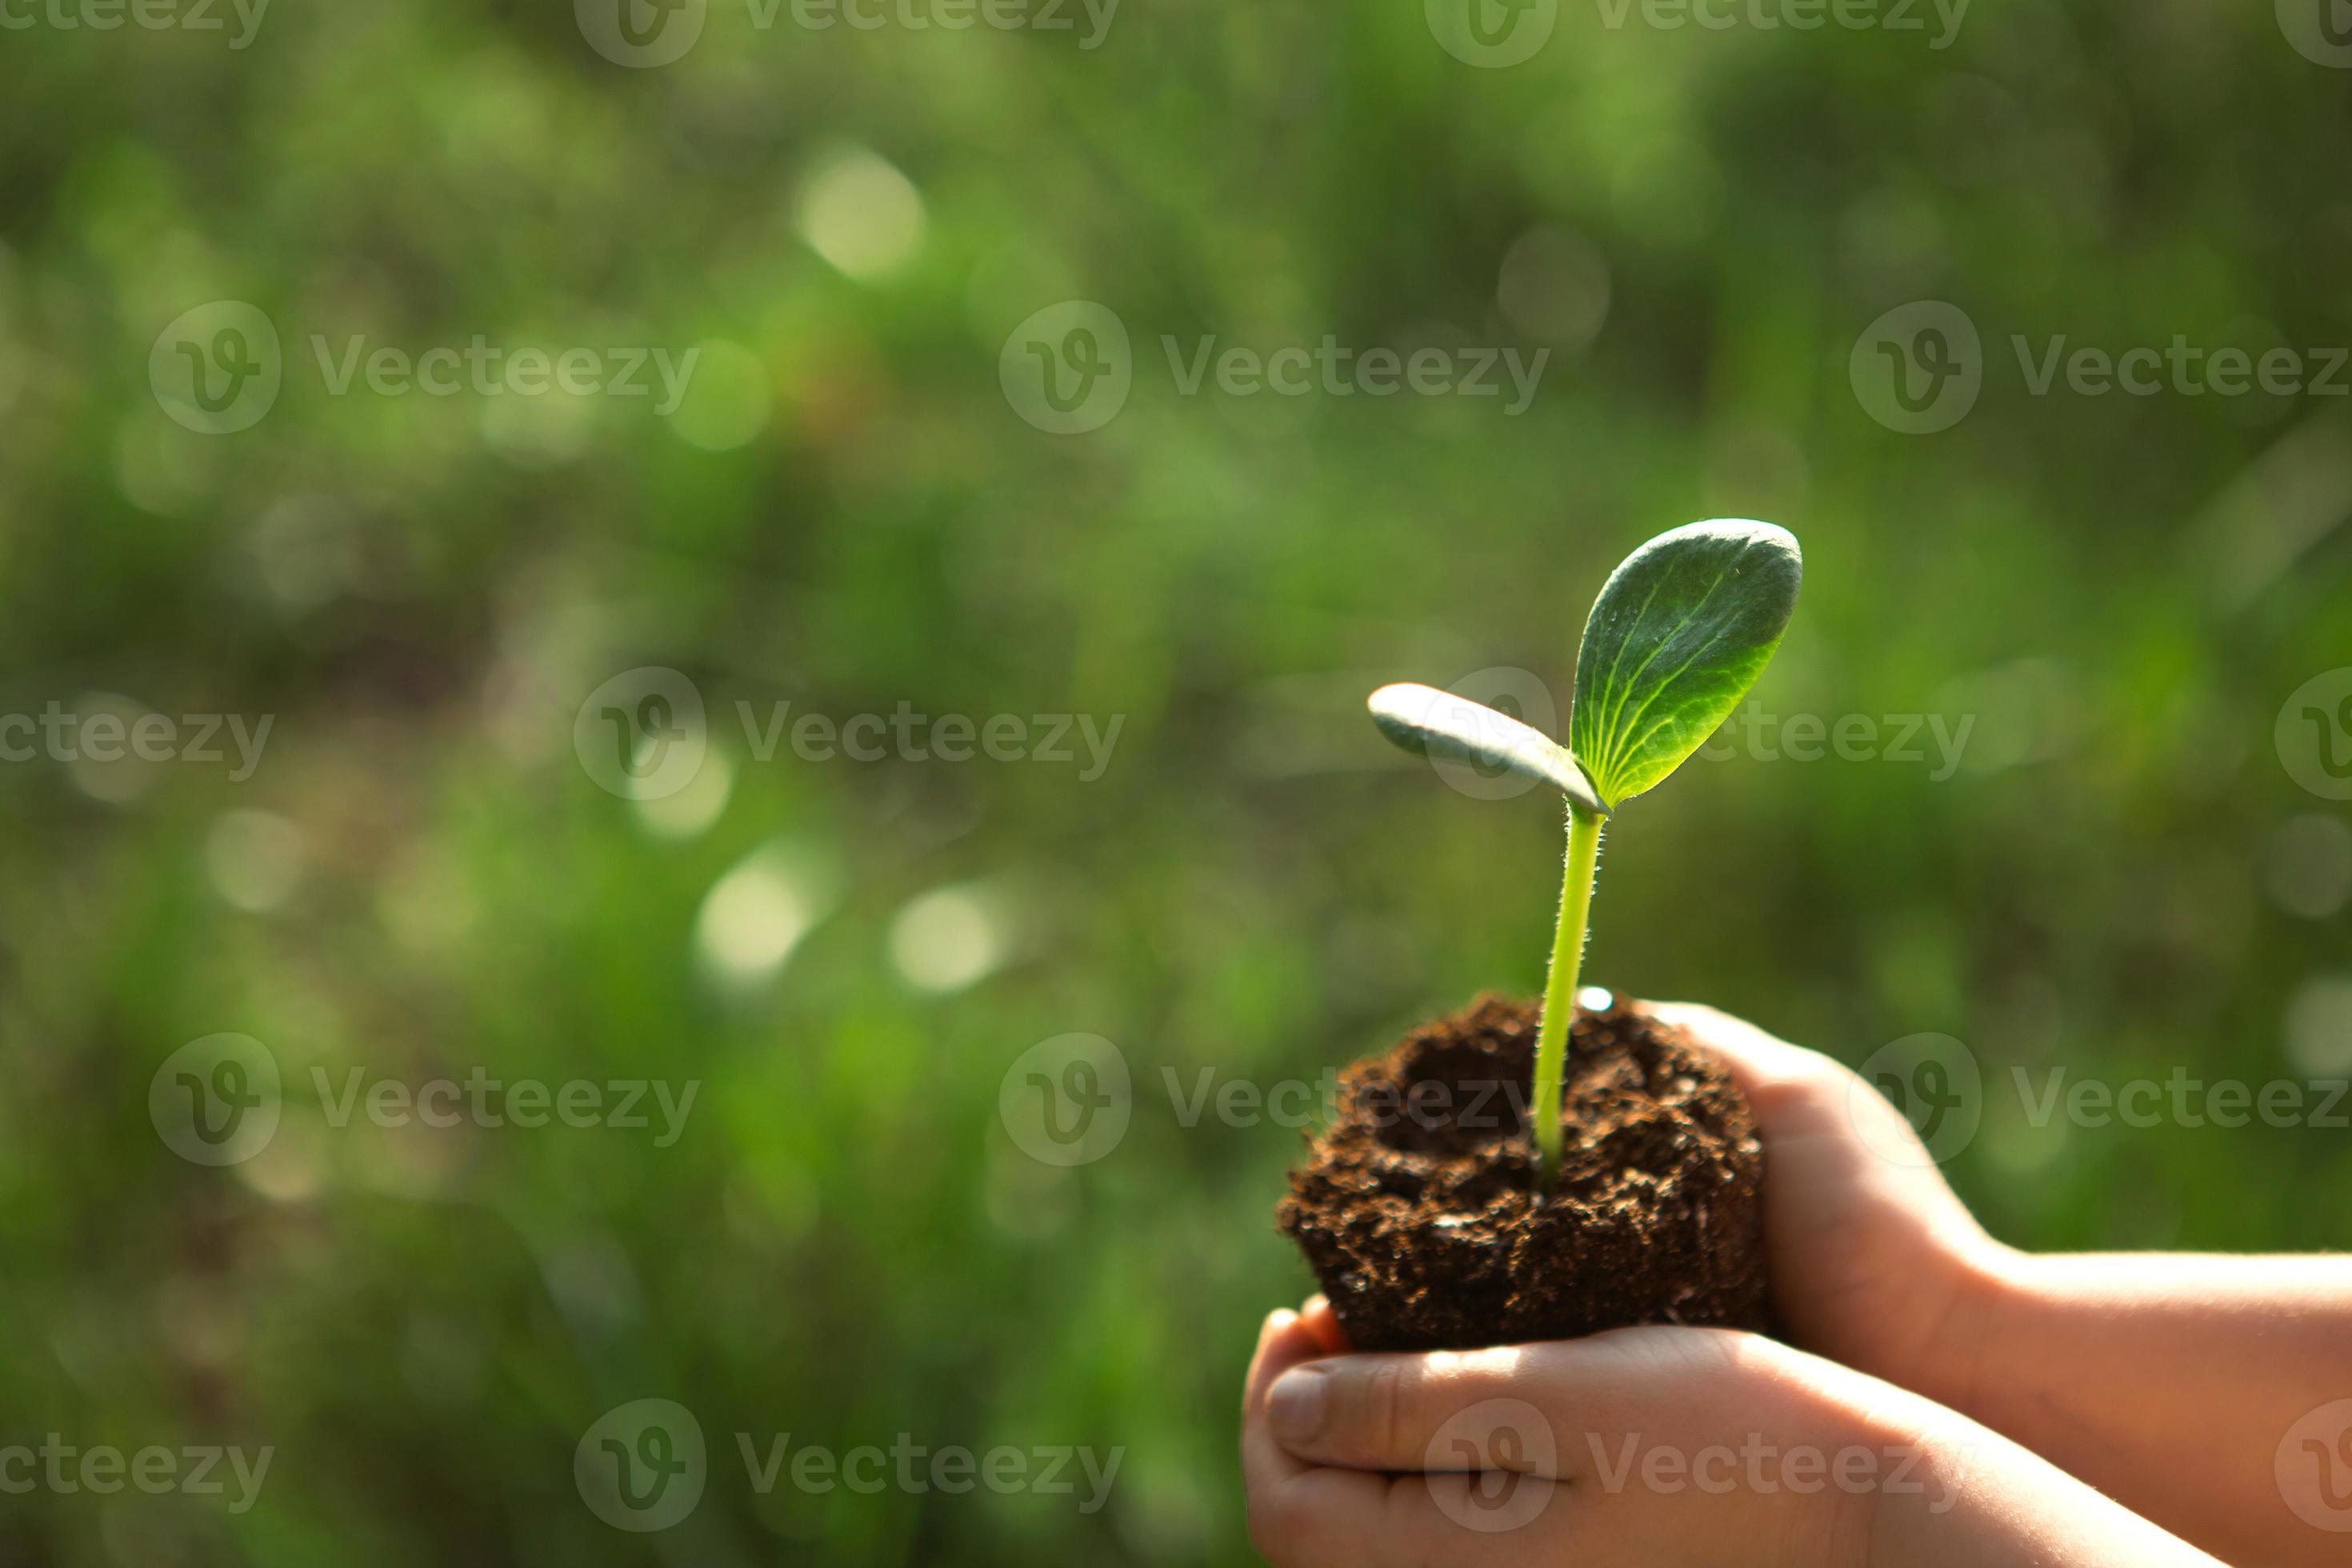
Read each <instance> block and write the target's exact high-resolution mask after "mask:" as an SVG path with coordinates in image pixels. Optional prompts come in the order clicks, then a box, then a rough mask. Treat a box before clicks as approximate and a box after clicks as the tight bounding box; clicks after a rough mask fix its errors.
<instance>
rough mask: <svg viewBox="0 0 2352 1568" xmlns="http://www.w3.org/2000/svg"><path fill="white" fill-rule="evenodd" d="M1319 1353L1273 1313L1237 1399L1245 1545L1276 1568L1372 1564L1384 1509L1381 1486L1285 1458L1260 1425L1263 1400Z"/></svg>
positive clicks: (1292, 1319) (1286, 1317)
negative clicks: (1244, 1495) (1239, 1402)
mask: <svg viewBox="0 0 2352 1568" xmlns="http://www.w3.org/2000/svg"><path fill="white" fill-rule="evenodd" d="M1322 1353H1323V1350H1322V1345H1321V1343H1320V1342H1319V1341H1318V1339H1317V1338H1316V1337H1315V1335H1314V1334H1313V1332H1311V1331H1309V1330H1307V1328H1305V1327H1304V1326H1303V1325H1302V1321H1301V1320H1300V1318H1299V1315H1298V1314H1297V1313H1296V1312H1293V1311H1289V1310H1283V1311H1279V1312H1276V1313H1275V1314H1273V1315H1272V1316H1271V1317H1269V1318H1267V1319H1266V1321H1265V1328H1264V1329H1262V1330H1261V1331H1259V1334H1258V1342H1257V1353H1256V1355H1255V1358H1254V1359H1253V1360H1252V1361H1251V1363H1250V1371H1249V1379H1248V1384H1247V1387H1246V1388H1245V1389H1244V1393H1243V1395H1242V1482H1243V1485H1244V1489H1246V1490H1247V1492H1248V1494H1249V1530H1250V1540H1251V1542H1253V1543H1254V1544H1255V1546H1256V1547H1257V1549H1258V1552H1259V1554H1260V1555H1262V1556H1264V1557H1265V1559H1266V1560H1267V1561H1268V1562H1269V1563H1274V1564H1276V1568H1326V1565H1327V1564H1328V1565H1329V1568H1342V1565H1343V1564H1355V1563H1360V1564H1373V1563H1378V1562H1379V1561H1380V1560H1379V1559H1378V1558H1376V1557H1374V1556H1372V1555H1371V1554H1370V1538H1371V1537H1373V1536H1375V1535H1376V1534H1377V1525H1378V1522H1379V1521H1380V1520H1381V1517H1382V1515H1383V1514H1384V1513H1385V1511H1386V1510H1387V1507H1388V1490H1389V1488H1388V1483H1387V1481H1386V1480H1385V1479H1382V1478H1381V1477H1379V1476H1371V1475H1364V1474H1361V1473H1360V1472H1357V1471H1353V1470H1334V1469H1321V1468H1316V1467H1314V1466H1312V1465H1309V1464H1307V1462H1306V1461H1304V1460H1301V1459H1298V1458H1294V1457H1293V1456H1291V1455H1290V1454H1287V1453H1286V1452H1285V1451H1284V1450H1283V1447H1282V1445H1281V1444H1280V1443H1278V1442H1276V1440H1275V1437H1274V1433H1273V1430H1272V1428H1271V1427H1270V1426H1268V1425H1267V1420H1266V1396H1267V1393H1268V1391H1269V1390H1270V1389H1271V1388H1272V1387H1273V1385H1274V1384H1276V1382H1277V1381H1278V1380H1280V1378H1281V1377H1282V1376H1283V1374H1284V1373H1286V1372H1288V1371H1289V1370H1291V1369H1292V1368H1294V1367H1297V1366H1299V1365H1301V1364H1303V1363H1307V1362H1309V1361H1312V1360H1314V1359H1315V1358H1316V1357H1318V1356H1319V1355H1321V1354H1322Z"/></svg>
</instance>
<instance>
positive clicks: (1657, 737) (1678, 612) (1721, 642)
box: [1370, 520, 1804, 1192]
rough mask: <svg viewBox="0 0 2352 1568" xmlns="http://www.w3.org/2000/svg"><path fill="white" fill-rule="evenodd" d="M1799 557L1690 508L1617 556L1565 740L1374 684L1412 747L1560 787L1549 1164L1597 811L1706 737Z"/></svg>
mask: <svg viewBox="0 0 2352 1568" xmlns="http://www.w3.org/2000/svg"><path fill="white" fill-rule="evenodd" d="M1803 576H1804V557H1803V555H1802V554H1801V552H1799V550H1798V548H1797V541H1796V538H1795V536H1793V535H1792V534H1790V532H1789V531H1788V530H1786V529H1782V528H1775V527H1773V526H1772V525H1771V524H1770V523H1769V522H1747V521H1732V520H1721V521H1714V522H1694V523H1691V524H1689V525H1688V526H1687V527H1684V528H1677V529H1675V530H1673V531H1670V532H1666V533H1662V534H1660V535H1658V537H1657V538H1655V539H1653V540H1652V541H1650V542H1648V543H1647V544H1644V545H1643V546H1642V547H1641V548H1640V549H1639V550H1636V551H1635V552H1633V554H1631V555H1629V556H1627V557H1626V558H1625V560H1624V563H1622V565H1620V566H1619V567H1618V568H1617V570H1616V571H1615V572H1613V573H1612V574H1610V577H1609V581H1608V583H1607V584H1604V585H1603V586H1602V588H1601V596H1600V598H1598V599H1596V600H1594V601H1593V605H1592V615H1591V618H1590V619H1588V620H1587V621H1586V622H1585V623H1584V643H1583V646H1582V647H1580V649H1579V650H1578V652H1577V656H1576V699H1575V706H1574V708H1573V710H1572V711H1571V713H1570V719H1569V740H1570V745H1567V746H1562V745H1560V744H1559V742H1556V741H1554V740H1553V739H1552V738H1551V737H1550V736H1549V735H1546V734H1545V733H1543V732H1542V731H1539V730H1536V729H1533V728H1531V727H1530V726H1528V725H1526V724H1522V723H1520V722H1519V721H1517V720H1516V719H1512V718H1509V717H1507V716H1506V715H1504V714H1501V713H1497V712H1496V711H1495V710H1493V709H1491V708H1486V707H1482V706H1481V705H1480V704H1478V703H1475V702H1472V701H1469V700H1465V699H1464V698H1460V697H1456V696H1454V695H1453V694H1452V693H1451V692H1445V691H1439V690H1437V689H1434V688H1433V687H1427V686H1383V687H1381V689H1379V690H1378V691H1375V692H1373V693H1372V696H1371V702H1370V707H1371V710H1372V719H1373V721H1374V722H1375V723H1377V724H1379V725H1380V727H1381V733H1383V734H1385V735H1386V736H1388V738H1389V739H1390V740H1391V741H1393V742H1396V743H1397V744H1398V745H1400V746H1402V747H1403V748H1404V749H1405V750H1407V751H1409V752H1414V753H1415V754H1417V755H1421V756H1427V757H1433V758H1437V759H1440V760H1444V761H1452V762H1460V763H1471V764H1473V765H1475V766H1476V767H1477V768H1479V769H1480V770H1481V771H1482V772H1485V773H1488V774H1490V775H1491V774H1495V773H1511V774H1515V775H1517V776H1519V777H1522V778H1528V779H1532V780H1535V781H1536V782H1537V783H1539V784H1549V785H1550V786H1551V787H1552V788H1554V789H1556V790H1558V791H1559V793H1560V794H1561V795H1565V796H1566V797H1567V799H1568V858H1567V865H1566V868H1565V872H1564V877H1563V879H1562V881H1561V884H1560V893H1559V926H1558V929H1557V930H1556V931H1554V932H1553V934H1552V945H1551V968H1550V972H1549V977H1548V979H1547V980H1546V982H1545V984H1544V999H1543V1019H1542V1023H1541V1024H1540V1026H1538V1030H1537V1033H1536V1068H1535V1095H1534V1098H1533V1099H1532V1100H1529V1101H1528V1103H1529V1105H1530V1106H1531V1107H1533V1110H1532V1111H1531V1112H1530V1114H1531V1117H1532V1120H1533V1121H1534V1132H1535V1144H1536V1160H1537V1165H1538V1170H1539V1172H1540V1173H1541V1176H1542V1182H1543V1186H1544V1190H1546V1191H1547V1192H1549V1190H1550V1188H1551V1184H1552V1183H1553V1181H1554V1180H1555V1179H1557V1177H1558V1175H1559V1154H1560V1120H1559V1118H1560V1111H1559V1107H1560V1083H1561V1079H1562V1075H1563V1073H1564V1072H1565V1070H1566V1068H1567V1063H1568V1034H1569V1025H1570V1020H1571V1019H1573V1018H1574V1017H1575V1016H1576V982H1577V971H1578V970H1579V969H1580V968H1581V967H1582V965H1583V962H1584V932H1585V926H1586V922H1587V919H1588V917H1589V916H1590V915H1591V909H1592V879H1593V873H1594V870H1595V868H1597V867H1598V865H1599V863H1600V858H1601V823H1602V821H1603V820H1604V819H1606V818H1607V817H1609V816H1611V815H1612V814H1613V813H1614V812H1615V811H1616V810H1617V809H1618V808H1619V807H1620V806H1622V805H1624V804H1625V803H1626V802H1627V801H1629V800H1631V799H1633V797H1634V796H1635V795H1640V794H1642V793H1643V791H1645V790H1648V789H1650V788H1652V787H1653V786H1654V785H1656V784H1659V783H1660V782H1661V781H1663V780H1664V778H1665V776H1666V775H1667V774H1668V773H1673V772H1674V771H1675V769H1676V768H1678V767H1680V766H1682V764H1683V762H1684V760H1685V758H1687V757H1688V756H1689V755H1690V754H1691V753H1692V752H1695V751H1696V750H1698V748H1699V747H1700V746H1701V745H1703V744H1704V743H1705V742H1706V738H1707V737H1708V736H1709V735H1711V734H1713V733H1714V732H1715V731H1716V729H1717V726H1719V725H1720V724H1721V723H1722V722H1723V721H1724V720H1726V719H1727V718H1729V717H1730V716H1731V710H1733V709H1734V708H1737V707H1738V705H1739V700H1740V699H1741V698H1742V697H1744V696H1746V695H1747V694H1748V688H1749V687H1751V686H1753V685H1755V684H1756V678H1757V677H1758V676H1759V675H1761V674H1763V673H1764V667H1765V665H1767V664H1768V663H1769V662H1770V661H1771V658H1772V650H1773V649H1774V648H1776V647H1780V634H1781V632H1782V631H1783V630H1784V629H1785V628H1786V627H1787V626H1788V624H1789V616H1790V613H1791V612H1792V611H1794V610H1795V609H1796V607H1797V586H1798V584H1799V583H1800V582H1801V580H1802V578H1803Z"/></svg>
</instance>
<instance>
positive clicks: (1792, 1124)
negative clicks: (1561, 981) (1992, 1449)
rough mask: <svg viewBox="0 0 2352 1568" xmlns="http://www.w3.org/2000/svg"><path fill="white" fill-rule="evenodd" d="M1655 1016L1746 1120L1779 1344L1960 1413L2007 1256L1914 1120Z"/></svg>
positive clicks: (1668, 1011)
mask: <svg viewBox="0 0 2352 1568" xmlns="http://www.w3.org/2000/svg"><path fill="white" fill-rule="evenodd" d="M1655 1011H1656V1013H1657V1015H1658V1016H1660V1017H1661V1018H1663V1019H1664V1020H1665V1021H1667V1022H1669V1023H1674V1024H1679V1025H1681V1026H1683V1027H1685V1029H1687V1030H1688V1031H1689V1032H1690V1033H1691V1035H1692V1037H1694V1038H1695V1039H1696V1041H1697V1042H1698V1044H1699V1045H1700V1046H1701V1047H1705V1048H1706V1049H1708V1050H1711V1051H1713V1052H1714V1053H1715V1054H1716V1055H1717V1056H1718V1057H1720V1058H1722V1059H1723V1060H1724V1062H1725V1064H1726V1065H1727V1067H1728V1068H1730V1070H1731V1074H1732V1076H1733V1078H1734V1079H1736V1080H1737V1081H1738V1084H1739V1087H1740V1089H1741V1091H1742V1092H1743V1093H1745V1094H1746V1096H1747V1097H1748V1104H1749V1106H1750V1107H1751V1108H1752V1109H1753V1110H1754V1111H1755V1114H1756V1121H1757V1126H1758V1128H1759V1131H1760V1132H1761V1134H1762V1137H1763V1140H1764V1226H1765V1243H1766V1247H1767V1248H1768V1249H1769V1258H1770V1266H1771V1275H1772V1303H1773V1307H1774V1310H1775V1311H1776V1313H1777V1315H1778V1317H1779V1319H1780V1324H1781V1326H1782V1327H1783V1329H1784V1330H1785V1331H1786V1332H1787V1333H1788V1334H1789V1336H1790V1338H1791V1339H1793V1340H1794V1341H1795V1342H1796V1343H1798V1344H1799V1345H1801V1346H1802V1347H1803V1348H1805V1349H1806V1350H1809V1351H1812V1352H1817V1353H1819V1354H1821V1355H1822V1356H1825V1357H1828V1358H1829V1359H1831V1360H1832V1361H1836V1362H1839V1363H1843V1364H1844V1365H1846V1366H1849V1367H1853V1368H1854V1369H1856V1370H1857V1371H1861V1372H1865V1373H1871V1374H1872V1375H1874V1376H1876V1377H1882V1378H1885V1379H1886V1380H1887V1381H1888V1382H1890V1383H1894V1384H1899V1385H1901V1386H1902V1387H1905V1388H1908V1389H1913V1390H1916V1391H1917V1392H1919V1393H1921V1394H1927V1395H1928V1396H1929V1397H1931V1398H1934V1399H1937V1400H1939V1401H1941V1402H1944V1403H1946V1404H1954V1405H1962V1406H1964V1407H1966V1406H1968V1405H1969V1403H1970V1400H1971V1397H1972V1395H1973V1394H1974V1383H1975V1380H1976V1377H1977V1363H1978V1362H1979V1357H1980V1354H1981V1347H1982V1344H1983V1342H1984V1338H1985V1336H1986V1334H1987V1333H1988V1332H1989V1331H1990V1330H1989V1325H1988V1318H1989V1315H1990V1312H1991V1311H1992V1310H1993V1308H1994V1306H1995V1305H1996V1303H1997V1302H1998V1300H1999V1299H2000V1294H2001V1292H2002V1290H2003V1289H2004V1279H2005V1277H2006V1276H2007V1274H2008V1273H2009V1272H2010V1270H2011V1268H2012V1267H2013V1264H2014V1259H2015V1255H2014V1254H2013V1253H2011V1251H2010V1249H2009V1248H2007V1247H2002V1246H2000V1244H1998V1243H1997V1242H1995V1241H1993V1240H1992V1239H1991V1238H1990V1237H1988V1236H1986V1234H1985V1232H1984V1228H1983V1227H1982V1226H1979V1225H1978V1223H1977V1222H1976V1219H1975V1217H1974V1216H1973V1215H1970V1214H1969V1211H1968V1209H1967V1208H1966V1206H1964V1205H1962V1204H1961V1202H1960V1200H1959V1198H1958V1196H1957V1195H1956V1194H1954V1193H1953V1192H1952V1189H1951V1187H1950V1185H1949V1184H1948V1183H1947V1182H1946V1181H1945V1180H1944V1176H1943V1173H1942V1172H1941V1171H1940V1170H1938V1169H1937V1166H1936V1163H1935V1162H1934V1160H1933V1159H1932V1158H1930V1156H1929V1154H1928V1152H1927V1148H1926V1146H1925V1145H1924V1144H1922V1143H1921V1142H1920V1140H1919V1136H1918V1134H1917V1133H1916V1132H1915V1131H1913V1130H1912V1127H1911V1124H1910V1123H1909V1122H1908V1121H1906V1120H1905V1119H1904V1117H1903V1114H1902V1113H1901V1112H1900V1111H1898V1110H1895V1107H1894V1106H1893V1105H1891V1104H1889V1103H1888V1102H1887V1101H1886V1100H1885V1097H1884V1096H1882V1095H1881V1094H1880V1093H1879V1092H1878V1091H1877V1089H1874V1088H1873V1087H1872V1086H1871V1085H1870V1084H1869V1083H1868V1082H1866V1081H1865V1080H1864V1079H1862V1078H1861V1077H1859V1076H1858V1075H1856V1074H1855V1073H1853V1071H1851V1070H1849V1069H1848V1068H1845V1067H1843V1066H1842V1065H1840V1064H1839V1063H1838V1062H1836V1061H1835V1060H1833V1059H1832V1058H1829V1057H1826V1056H1823V1055H1822V1054H1821V1053H1820V1052H1818V1051H1811V1050H1807V1049H1805V1048H1803V1047H1800V1046H1792V1045H1790V1044H1789V1043H1788V1042H1786V1041H1784V1040H1779V1039H1775V1038H1774V1037H1771V1036H1770V1035H1768V1034H1766V1033H1765V1032H1764V1031H1763V1030H1761V1029H1759V1028H1758V1027H1756V1026H1754V1025H1753V1024H1749V1023H1746V1022H1744V1021H1742V1020H1740V1019H1738V1018H1735V1017H1732V1016H1729V1015H1728V1014H1725V1013H1720V1012H1717V1010H1716V1009H1714V1008H1712V1007H1706V1006H1700V1005H1696V1004H1692V1003H1681V1002H1673V1003H1659V1004H1657V1005H1656V1006H1655Z"/></svg>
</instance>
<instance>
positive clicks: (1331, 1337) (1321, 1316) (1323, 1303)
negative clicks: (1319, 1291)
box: [1298, 1295, 1353, 1355]
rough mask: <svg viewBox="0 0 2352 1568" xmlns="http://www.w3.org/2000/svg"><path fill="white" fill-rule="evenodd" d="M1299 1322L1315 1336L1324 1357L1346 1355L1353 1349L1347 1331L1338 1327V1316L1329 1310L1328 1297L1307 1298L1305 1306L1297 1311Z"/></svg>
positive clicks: (1329, 1302) (1329, 1301)
mask: <svg viewBox="0 0 2352 1568" xmlns="http://www.w3.org/2000/svg"><path fill="white" fill-rule="evenodd" d="M1298 1321H1299V1322H1300V1323H1301V1324H1302V1325H1304V1326H1305V1328H1306V1330H1307V1332H1308V1333H1310V1334H1313V1335H1314V1336H1315V1342H1316V1343H1317V1344H1318V1345H1320V1346H1321V1347H1322V1349H1323V1353H1324V1354H1325V1355H1346V1354H1347V1353H1348V1352H1349V1350H1350V1349H1351V1348H1353V1347H1351V1346H1350V1345H1349V1343H1348V1331H1347V1330H1345V1329H1343V1328H1341V1327H1340V1326H1339V1314H1338V1313H1336V1312H1334V1311H1333V1310H1331V1300H1330V1298H1329V1297H1328V1296H1320V1295H1318V1296H1309V1297H1307V1305H1306V1306H1305V1307H1303V1308H1301V1309H1300V1310H1299V1313H1298Z"/></svg>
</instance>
